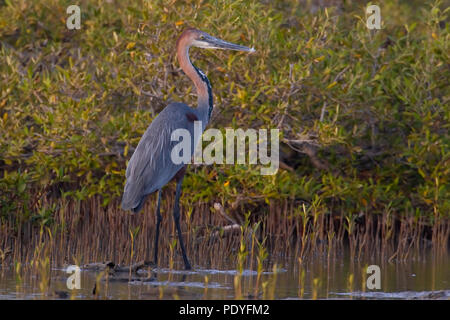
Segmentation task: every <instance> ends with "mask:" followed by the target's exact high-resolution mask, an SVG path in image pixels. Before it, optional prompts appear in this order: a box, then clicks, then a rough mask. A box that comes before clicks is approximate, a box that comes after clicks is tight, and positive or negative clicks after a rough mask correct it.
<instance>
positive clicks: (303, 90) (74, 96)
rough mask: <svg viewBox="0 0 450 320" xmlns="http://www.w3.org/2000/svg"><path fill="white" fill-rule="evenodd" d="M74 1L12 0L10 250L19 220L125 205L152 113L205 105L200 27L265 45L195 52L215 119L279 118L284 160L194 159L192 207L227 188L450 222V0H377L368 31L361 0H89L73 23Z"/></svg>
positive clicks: (0, 124) (7, 118) (341, 210)
mask: <svg viewBox="0 0 450 320" xmlns="http://www.w3.org/2000/svg"><path fill="white" fill-rule="evenodd" d="M71 4H73V1H63V0H43V1H25V0H17V1H13V0H0V137H1V138H0V223H2V224H3V229H2V230H3V231H4V232H5V233H3V236H1V240H0V241H2V246H3V249H4V248H5V247H6V246H7V243H9V242H8V241H10V239H11V237H12V238H14V237H16V238H17V237H18V234H20V232H21V231H20V230H22V229H21V228H23V227H24V226H26V228H29V229H30V230H33V228H36V230H40V228H41V230H42V227H48V228H54V229H55V230H56V229H58V228H62V229H64V227H63V226H61V225H60V224H58V225H56V226H55V224H56V221H57V220H58V221H61V215H64V216H65V217H66V219H68V217H69V216H71V215H76V214H79V211H76V210H75V211H71V210H67V208H68V207H64V206H62V205H61V201H62V199H70V201H74V202H75V203H89V201H93V200H92V199H96V200H95V201H100V204H99V208H107V207H110V206H112V205H113V206H115V207H117V209H118V203H119V202H118V199H119V198H120V197H121V193H122V190H123V186H124V181H125V168H126V163H127V160H128V159H129V157H130V156H131V154H132V152H133V150H134V148H135V147H136V145H137V143H138V141H139V139H140V137H141V136H142V134H143V133H144V131H145V130H146V128H147V126H148V125H149V124H150V122H151V121H152V119H153V118H154V117H155V116H156V115H157V114H158V112H160V111H161V110H162V109H163V108H164V107H165V106H166V105H167V104H168V103H169V102H171V101H184V102H186V103H188V104H190V105H193V106H195V105H196V96H195V89H194V88H193V86H192V84H191V83H190V81H189V79H187V77H186V76H185V75H184V74H183V72H182V71H181V70H180V67H179V65H178V63H177V61H176V56H175V50H174V46H175V40H176V38H177V36H178V35H179V34H180V33H181V31H182V30H183V29H184V28H186V27H188V26H193V27H196V28H198V29H200V30H204V31H206V32H208V33H210V34H211V35H214V36H217V37H219V38H222V39H224V40H228V41H231V42H235V43H240V44H243V45H248V46H254V47H255V49H256V50H257V51H256V53H255V54H252V55H247V54H242V53H235V52H223V51H220V50H217V51H216V50H199V49H192V50H191V58H192V61H193V62H194V64H196V65H197V66H198V67H199V68H200V69H202V70H203V71H204V72H205V73H206V74H207V75H208V77H209V79H210V81H211V83H212V87H213V93H214V100H215V110H214V112H213V117H212V121H211V124H210V127H215V128H223V129H224V128H225V127H235V128H243V129H246V128H279V129H280V130H281V132H282V136H281V141H282V144H281V161H282V165H281V168H280V170H279V172H278V173H277V174H276V175H274V176H261V175H260V174H259V173H260V168H259V167H258V166H254V165H236V166H230V165H211V166H190V169H189V170H188V172H187V176H186V178H185V180H184V186H183V187H184V194H183V197H182V206H183V208H184V209H183V211H184V213H185V214H187V215H189V214H190V213H191V212H192V210H193V209H192V208H195V207H197V206H199V205H202V206H203V208H206V209H204V213H203V214H204V215H210V214H214V209H213V208H212V207H213V204H214V203H216V202H217V203H220V204H221V205H222V206H223V208H225V210H227V211H230V212H232V214H233V215H234V216H236V215H237V216H239V215H240V216H244V215H245V214H249V213H250V214H249V215H250V219H251V220H253V221H258V219H260V218H261V217H265V218H269V219H270V215H271V210H272V209H271V208H273V205H271V204H273V203H277V202H276V201H288V202H291V203H294V204H295V203H297V204H298V203H303V204H305V205H306V207H307V208H310V207H314V209H315V210H316V212H319V213H320V214H323V215H337V216H339V217H344V218H345V219H344V221H347V222H348V226H347V227H350V226H351V223H350V222H352V221H356V220H357V219H358V218H360V217H361V216H383V215H389V216H390V217H394V218H395V219H398V220H402V219H412V220H418V219H420V220H421V221H422V222H423V223H424V224H426V225H427V226H430V228H432V227H433V225H435V224H436V223H438V222H442V221H444V222H445V223H448V219H449V215H450V199H449V194H450V191H449V173H450V162H449V159H450V154H449V116H450V108H449V99H450V95H449V87H450V86H449V79H450V68H449V67H450V65H449V53H450V48H449V43H450V41H449V40H450V39H449V37H450V35H449V23H448V22H449V21H448V13H449V9H448V2H442V1H400V0H385V1H377V2H376V3H375V2H374V3H373V4H378V5H379V6H380V8H381V18H382V29H381V30H368V29H367V27H366V13H365V9H366V6H367V4H368V2H366V1H351V0H347V1H306V0H305V1H302V0H286V1H265V0H262V1H249V0H223V1H219V0H217V1H202V0H192V1H189V0H186V1H180V0H172V1H160V0H154V1H144V0H137V1H116V0H110V1H107V0H92V1H84V0H80V1H78V2H77V4H78V5H79V6H80V7H81V29H80V30H68V29H67V27H66V18H67V17H68V16H69V15H68V14H67V13H66V8H67V7H68V6H69V5H71ZM171 188H172V187H171ZM43 199H47V200H45V201H44V200H43ZM48 199H50V200H48ZM99 199H100V200H99ZM205 206H206V207H205ZM299 206H300V207H301V205H299ZM148 209H149V210H150V211H152V210H153V203H152V202H149V207H148ZM102 210H103V209H102ZM57 217H58V218H57ZM72 218H73V217H72ZM294 219H295V217H294ZM58 223H59V222H58ZM275 223H276V222H275ZM58 230H59V229H58ZM130 232H131V231H130ZM131 234H132V233H131ZM132 236H133V235H132ZM424 236H426V234H424ZM69 237H76V235H69ZM443 239H444V241H447V243H448V233H447V235H446V237H444V238H443Z"/></svg>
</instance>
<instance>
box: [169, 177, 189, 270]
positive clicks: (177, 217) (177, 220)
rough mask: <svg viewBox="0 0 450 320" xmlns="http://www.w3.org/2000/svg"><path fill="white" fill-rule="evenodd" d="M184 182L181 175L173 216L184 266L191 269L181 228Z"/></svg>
mask: <svg viewBox="0 0 450 320" xmlns="http://www.w3.org/2000/svg"><path fill="white" fill-rule="evenodd" d="M182 183H183V177H181V178H180V179H179V180H178V181H177V191H176V193H175V206H174V208H173V218H174V220H175V226H176V227H177V232H178V239H179V241H180V246H181V253H182V254H183V260H184V267H185V268H186V270H190V269H191V264H190V263H189V260H188V258H187V256H186V249H185V248H184V243H183V235H182V234H181V228H180V196H181V185H182Z"/></svg>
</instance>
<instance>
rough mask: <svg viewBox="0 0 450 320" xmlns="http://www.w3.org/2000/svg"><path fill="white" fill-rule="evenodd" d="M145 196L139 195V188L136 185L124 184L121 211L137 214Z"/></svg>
mask: <svg viewBox="0 0 450 320" xmlns="http://www.w3.org/2000/svg"><path fill="white" fill-rule="evenodd" d="M146 197H147V196H146V195H142V194H141V188H140V187H139V185H138V184H136V183H129V182H128V181H127V183H126V184H125V189H124V190H123V196H122V209H123V210H132V211H133V212H134V213H137V212H139V211H140V210H141V209H142V207H143V206H144V203H145V198H146Z"/></svg>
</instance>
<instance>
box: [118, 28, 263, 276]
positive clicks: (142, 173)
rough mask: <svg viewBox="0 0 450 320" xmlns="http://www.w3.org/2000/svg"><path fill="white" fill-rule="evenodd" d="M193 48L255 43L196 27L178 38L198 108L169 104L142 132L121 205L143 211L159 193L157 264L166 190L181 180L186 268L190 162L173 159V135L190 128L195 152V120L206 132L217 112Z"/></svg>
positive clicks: (175, 215) (180, 56) (235, 47)
mask: <svg viewBox="0 0 450 320" xmlns="http://www.w3.org/2000/svg"><path fill="white" fill-rule="evenodd" d="M191 47H197V48H204V49H224V50H235V51H246V52H254V51H255V50H254V49H253V48H249V47H245V46H241V45H238V44H234V43H231V42H227V41H224V40H221V39H218V38H215V37H213V36H211V35H209V34H208V33H206V32H203V31H200V30H198V29H195V28H188V29H186V30H184V31H183V32H182V34H181V35H180V37H179V38H178V40H177V42H176V54H177V58H178V62H179V64H180V67H181V69H182V70H183V71H184V73H185V74H186V75H187V76H188V77H189V79H190V80H191V81H192V82H193V83H194V86H195V88H196V92H197V99H198V101H197V107H196V108H192V107H189V106H188V105H186V104H184V103H178V102H175V103H170V104H168V105H167V106H166V107H165V108H164V109H163V110H162V111H161V112H160V113H159V114H158V115H157V116H156V117H155V118H154V119H153V121H152V122H151V123H150V125H149V126H148V128H147V130H146V131H145V133H144V135H143V136H142V137H141V139H140V141H139V143H138V145H137V147H136V149H135V151H134V153H133V155H132V156H131V158H130V160H129V162H128V166H127V169H126V173H125V175H126V183H125V188H124V192H123V197H122V208H123V209H124V210H131V211H132V212H134V213H138V212H139V211H141V209H142V208H143V206H144V203H145V200H146V199H147V197H148V196H149V195H151V194H153V193H157V203H156V234H155V242H154V263H155V265H157V263H158V238H159V231H160V230H159V228H160V224H161V221H162V216H161V213H160V205H161V193H162V189H163V187H164V186H165V185H167V184H168V183H169V182H171V181H175V182H176V189H175V203H174V207H173V218H174V222H175V226H176V229H177V234H178V239H179V245H180V247H181V253H182V256H183V261H184V266H185V269H186V270H189V269H191V264H190V263H189V259H188V257H187V255H186V249H185V247H184V243H183V237H182V233H181V228H180V204H179V201H180V196H181V191H182V182H183V178H184V175H185V172H186V167H187V163H174V161H173V160H172V159H171V152H172V150H173V148H174V147H175V145H176V143H177V142H176V141H172V139H171V134H172V132H174V130H177V129H185V130H188V131H189V132H190V134H191V135H190V136H191V137H192V141H191V142H192V143H191V146H192V147H191V150H190V151H191V154H190V158H191V157H192V155H193V154H194V150H195V148H196V145H197V144H198V143H199V141H195V142H194V141H193V140H194V139H193V138H194V134H193V133H194V122H196V121H201V131H202V132H203V131H204V130H205V127H206V125H207V124H208V122H209V120H210V118H211V113H212V111H213V94H212V89H211V83H210V82H209V80H208V77H207V76H206V75H205V74H204V73H203V72H202V71H201V70H200V69H199V68H197V67H196V66H194V65H193V64H192V63H191V60H190V58H189V49H190V48H191Z"/></svg>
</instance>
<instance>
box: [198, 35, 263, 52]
mask: <svg viewBox="0 0 450 320" xmlns="http://www.w3.org/2000/svg"><path fill="white" fill-rule="evenodd" d="M192 45H193V46H195V47H198V48H205V49H223V50H236V51H246V52H250V53H252V52H255V49H253V48H249V47H245V46H241V45H238V44H234V43H231V42H227V41H224V40H221V39H217V38H214V37H212V36H206V37H205V39H203V40H196V41H194V42H193V44H192Z"/></svg>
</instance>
